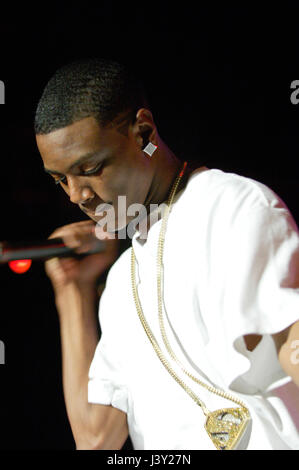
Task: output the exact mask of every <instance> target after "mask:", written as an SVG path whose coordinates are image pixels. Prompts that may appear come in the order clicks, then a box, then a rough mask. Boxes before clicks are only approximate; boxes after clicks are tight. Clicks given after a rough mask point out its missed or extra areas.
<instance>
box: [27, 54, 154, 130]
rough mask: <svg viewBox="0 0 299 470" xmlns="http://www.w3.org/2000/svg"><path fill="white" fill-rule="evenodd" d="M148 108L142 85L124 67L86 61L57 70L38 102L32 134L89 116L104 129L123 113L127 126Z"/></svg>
mask: <svg viewBox="0 0 299 470" xmlns="http://www.w3.org/2000/svg"><path fill="white" fill-rule="evenodd" d="M142 107H145V108H147V109H149V104H148V100H147V97H146V93H145V89H144V86H143V84H142V83H141V82H140V81H139V79H137V77H136V76H134V75H133V73H132V71H131V70H129V69H128V68H127V67H126V66H125V65H123V64H121V63H118V62H116V61H113V60H109V59H101V58H90V59H81V60H76V61H74V62H71V63H69V64H67V65H65V66H63V67H61V68H60V69H58V70H57V71H56V72H55V74H54V75H53V77H52V78H51V79H50V81H49V82H48V83H47V85H46V87H45V89H44V91H43V94H42V96H41V98H40V100H39V103H38V106H37V109H36V114H35V122H34V130H35V133H36V134H49V133H50V132H53V131H54V130H57V129H61V128H63V127H66V126H69V125H71V124H73V123H74V122H76V121H79V120H81V119H83V118H86V117H91V116H93V117H94V118H95V119H96V120H97V121H98V123H99V124H100V125H101V126H103V127H105V126H106V125H107V124H109V123H111V122H112V121H113V120H114V119H115V118H116V117H117V116H118V115H119V114H120V113H123V112H127V121H126V122H127V124H128V123H129V122H134V120H135V116H136V113H137V111H138V109H140V108H142Z"/></svg>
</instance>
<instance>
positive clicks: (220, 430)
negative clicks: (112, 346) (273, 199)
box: [131, 162, 251, 450]
mask: <svg viewBox="0 0 299 470" xmlns="http://www.w3.org/2000/svg"><path fill="white" fill-rule="evenodd" d="M186 166H187V162H184V165H183V168H182V170H181V172H180V174H179V175H178V176H177V178H176V180H175V182H174V184H173V186H172V188H171V191H170V194H169V197H168V200H167V204H166V208H165V212H164V215H163V218H162V225H161V230H160V235H159V241H158V253H157V291H158V312H159V325H160V330H161V334H162V338H163V342H164V344H165V346H166V349H167V351H168V353H169V355H170V356H171V358H172V359H173V360H174V361H175V362H176V363H177V364H178V365H179V367H180V368H181V370H182V371H183V372H184V373H185V374H186V375H187V376H188V377H190V378H191V379H192V380H193V381H194V382H196V383H198V384H199V385H201V386H202V387H204V388H205V389H207V390H208V391H209V392H211V393H214V394H216V395H219V396H220V397H222V398H225V399H227V400H230V401H232V402H234V403H237V404H238V405H240V408H223V409H220V410H216V411H213V412H210V411H209V410H208V409H207V407H206V406H205V404H204V402H203V401H202V400H200V398H199V397H198V396H197V395H196V394H195V393H194V392H193V390H191V388H190V387H189V386H188V385H187V384H186V383H185V382H184V381H183V380H182V379H181V378H180V377H179V376H178V375H177V374H176V373H175V371H174V369H173V368H172V367H171V365H170V363H169V361H168V360H167V359H166V357H165V356H164V354H163V353H162V350H161V348H160V346H159V344H158V343H157V341H156V339H155V337H154V335H153V333H152V331H151V329H150V327H149V325H148V323H147V321H146V319H145V317H144V314H143V311H142V307H141V304H140V300H139V296H138V292H137V286H136V274H135V263H136V259H135V254H134V250H133V246H132V251H131V279H132V288H133V297H134V301H135V305H136V310H137V313H138V316H139V319H140V321H141V324H142V326H143V328H144V330H145V332H146V334H147V336H148V338H149V340H150V342H151V344H152V346H153V348H154V350H155V352H156V354H157V356H158V357H159V359H160V361H161V362H162V364H163V365H164V367H165V368H166V369H167V371H168V372H169V374H170V375H171V376H172V377H173V378H174V380H175V381H176V382H177V383H178V384H179V385H180V386H181V387H182V388H183V389H184V390H185V391H186V392H187V393H188V394H189V395H190V397H191V398H192V399H193V400H194V401H195V403H196V404H197V405H198V406H200V408H201V409H202V411H203V413H204V415H205V416H206V422H205V429H206V431H207V433H208V435H209V437H210V438H211V440H212V442H213V444H214V445H215V447H216V448H217V449H218V450H232V449H236V448H242V447H244V445H246V444H247V441H248V437H249V434H250V425H251V418H250V413H249V410H248V409H247V407H246V405H245V404H244V403H243V402H242V401H241V400H240V399H239V398H236V397H234V396H232V395H231V394H229V393H226V392H225V391H224V390H221V389H217V388H214V387H212V386H210V385H208V384H206V383H204V382H202V381H201V380H199V379H198V378H196V377H195V376H194V375H193V374H191V373H190V372H189V371H188V370H187V369H185V367H184V366H183V365H182V363H181V362H180V360H179V359H178V358H177V356H176V355H175V353H174V352H173V350H172V348H171V346H170V343H169V341H168V339H167V336H166V331H165V326H164V320H163V309H162V266H163V249H164V241H165V232H166V225H167V221H168V217H169V213H170V210H171V207H172V202H173V199H174V196H175V194H176V191H177V188H178V186H179V183H180V181H181V178H182V176H183V174H184V172H185V169H186ZM246 431H247V432H246ZM245 441H246V442H245Z"/></svg>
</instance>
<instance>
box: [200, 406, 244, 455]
mask: <svg viewBox="0 0 299 470" xmlns="http://www.w3.org/2000/svg"><path fill="white" fill-rule="evenodd" d="M250 424H251V419H250V414H249V411H248V410H247V408H244V407H242V408H224V409H221V410H216V411H212V412H210V413H209V414H208V416H207V419H206V423H205V428H206V431H207V433H208V435H209V437H210V438H211V440H212V441H213V444H214V445H215V447H216V448H217V449H218V450H233V449H236V448H240V444H241V441H243V440H244V439H243V438H244V437H245V434H247V433H246V431H249V428H250Z"/></svg>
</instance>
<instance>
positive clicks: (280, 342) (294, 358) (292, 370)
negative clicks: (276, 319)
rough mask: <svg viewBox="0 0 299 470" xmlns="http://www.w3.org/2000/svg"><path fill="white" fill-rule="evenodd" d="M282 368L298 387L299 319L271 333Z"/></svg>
mask: <svg viewBox="0 0 299 470" xmlns="http://www.w3.org/2000/svg"><path fill="white" fill-rule="evenodd" d="M272 338H273V339H274V342H275V345H276V349H277V354H278V359H279V362H280V364H281V367H282V368H283V370H284V371H285V372H286V374H288V375H289V376H290V377H291V378H292V379H293V382H294V383H295V384H296V385H297V386H298V387H299V321H297V322H296V323H293V325H291V326H290V327H288V328H286V329H285V330H283V331H281V332H280V333H277V334H275V335H272Z"/></svg>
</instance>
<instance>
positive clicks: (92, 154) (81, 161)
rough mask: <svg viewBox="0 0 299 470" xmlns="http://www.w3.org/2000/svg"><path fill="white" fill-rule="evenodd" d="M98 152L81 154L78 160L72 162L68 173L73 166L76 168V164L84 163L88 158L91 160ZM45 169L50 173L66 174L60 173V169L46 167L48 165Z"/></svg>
mask: <svg viewBox="0 0 299 470" xmlns="http://www.w3.org/2000/svg"><path fill="white" fill-rule="evenodd" d="M97 154H98V152H89V153H86V154H85V155H83V156H81V157H80V158H78V160H76V161H75V162H74V163H72V164H71V166H70V167H69V168H68V169H67V171H66V173H68V172H69V171H70V170H72V168H74V167H75V166H77V165H79V164H80V163H81V164H82V163H84V162H86V160H89V159H90V158H92V157H94V156H95V155H97ZM44 170H45V172H46V173H50V175H52V174H53V175H60V176H64V175H63V173H59V171H54V170H50V169H49V168H46V167H44Z"/></svg>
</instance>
